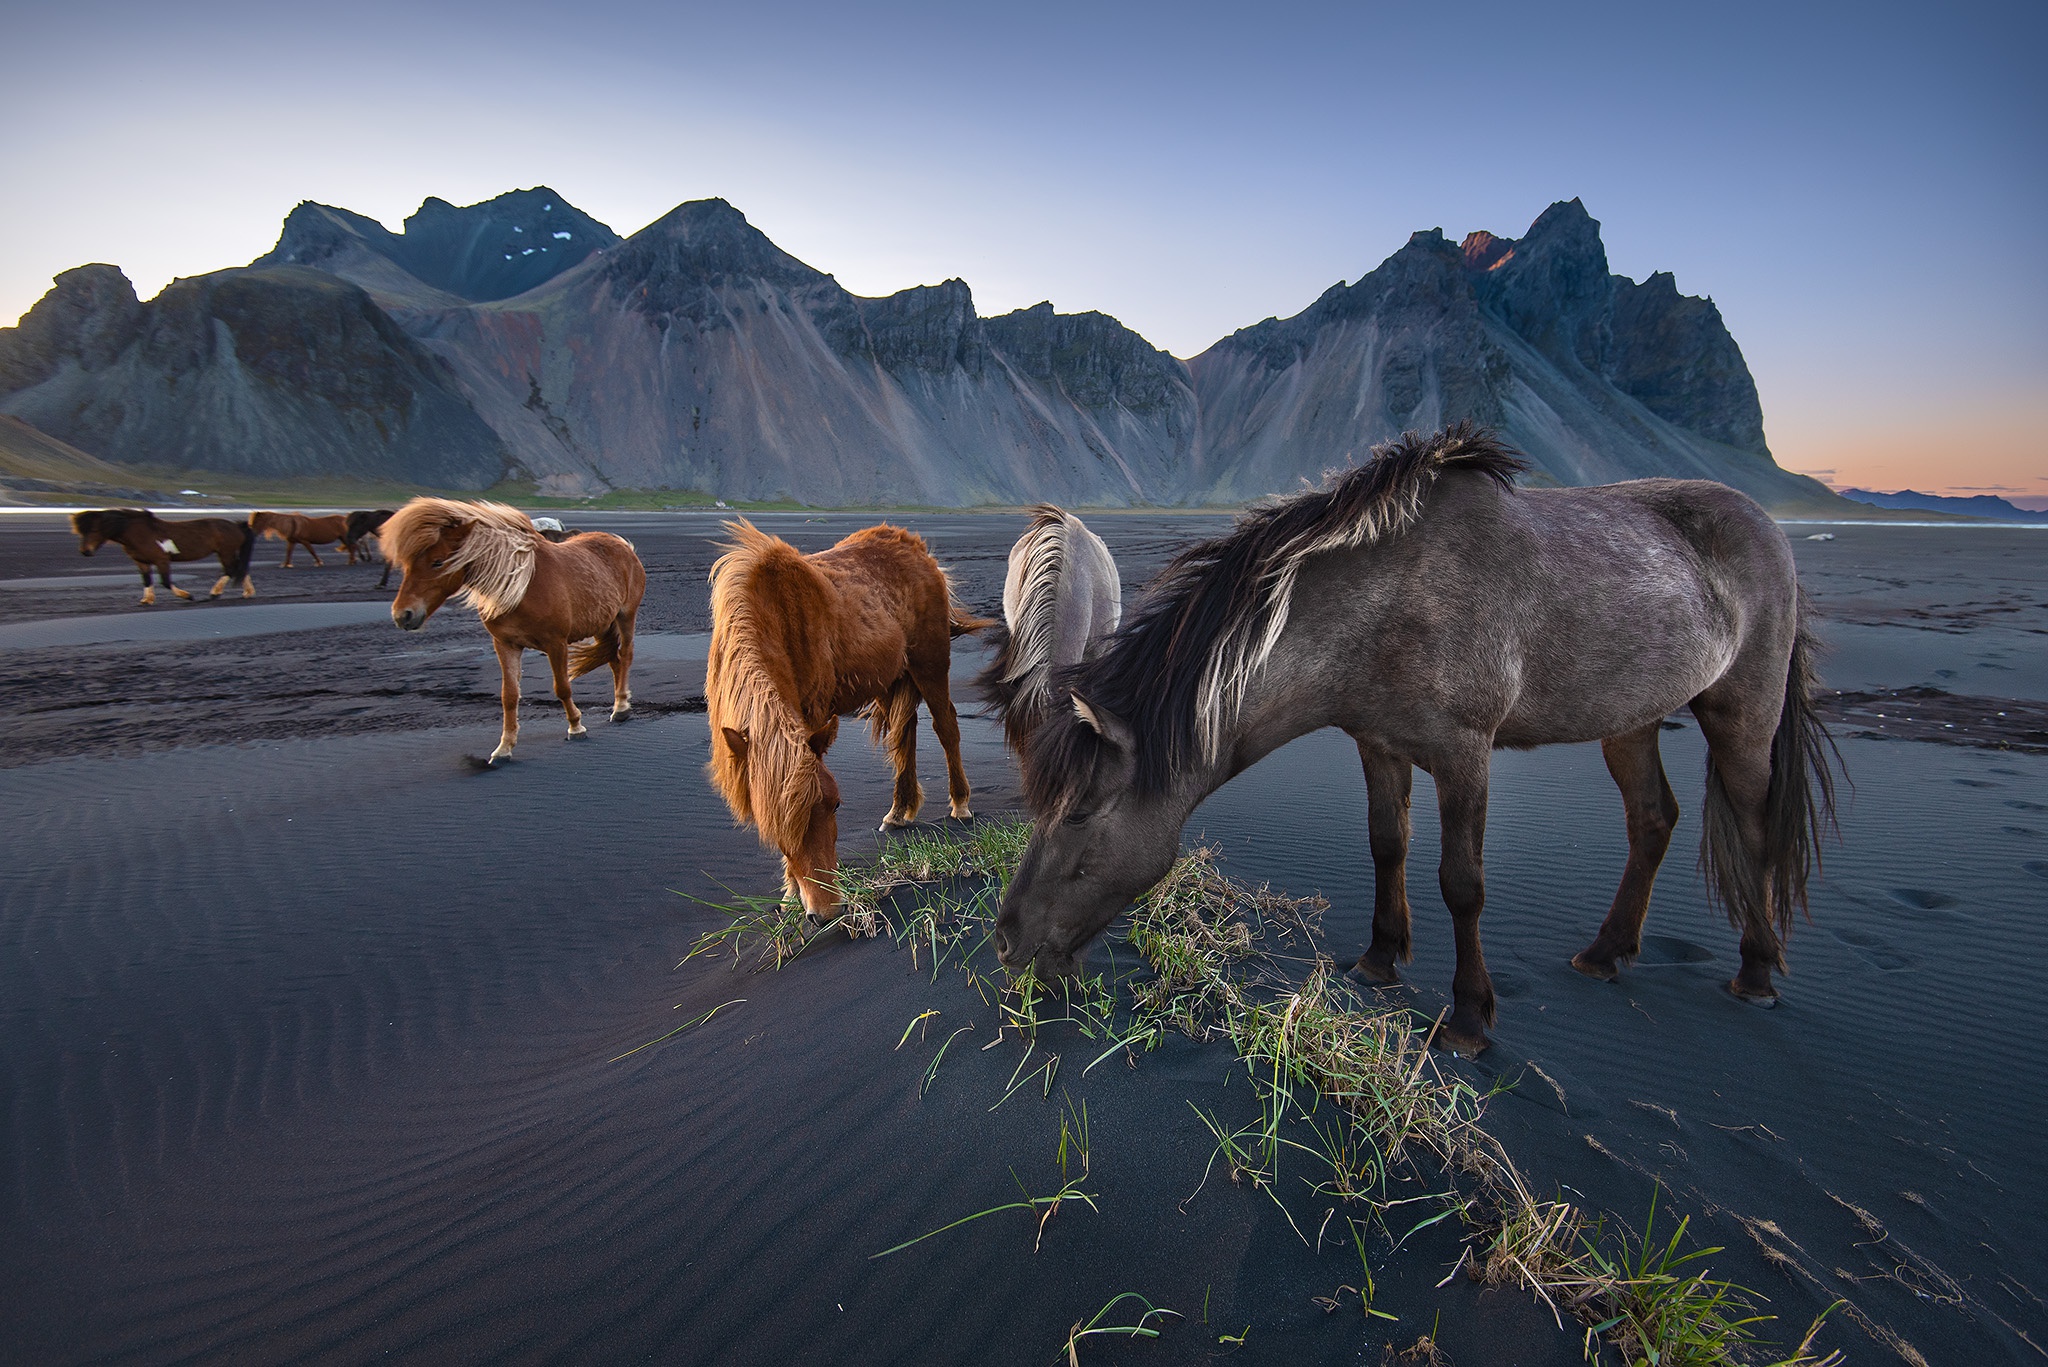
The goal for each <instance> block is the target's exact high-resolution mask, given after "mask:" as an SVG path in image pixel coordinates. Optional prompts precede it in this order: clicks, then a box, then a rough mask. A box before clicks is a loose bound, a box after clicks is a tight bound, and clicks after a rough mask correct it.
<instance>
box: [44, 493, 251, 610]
mask: <svg viewBox="0 0 2048 1367" xmlns="http://www.w3.org/2000/svg"><path fill="white" fill-rule="evenodd" d="M71 530H72V531H74V532H77V533H78V552H79V554H80V555H91V554H92V553H93V552H94V551H96V550H98V549H99V548H100V547H101V546H104V545H105V544H107V542H109V541H116V542H119V543H120V545H121V549H122V550H125V551H127V552H128V558H129V559H130V560H133V561H134V562H135V565H136V568H138V569H140V570H141V571H142V601H143V603H144V604H151V603H154V602H156V584H155V583H154V582H153V581H152V580H151V577H150V576H151V575H152V574H154V575H156V576H157V577H158V578H161V579H162V580H163V581H164V587H165V588H167V589H169V590H170V591H171V592H172V593H174V594H176V595H177V596H178V597H180V598H190V597H191V596H192V595H191V594H189V593H187V592H185V590H183V589H181V588H179V587H177V586H176V585H175V584H173V583H171V562H172V561H174V560H204V559H205V558H206V557H207V556H209V555H211V556H217V557H219V559H220V578H219V579H217V580H215V581H214V585H213V590H212V592H210V593H208V594H207V595H206V596H207V597H208V598H218V597H220V595H221V590H223V589H225V588H226V587H227V586H228V585H229V584H232V583H235V582H236V581H237V580H239V581H240V582H241V585H242V596H243V597H244V598H254V597H255V596H256V582H255V581H254V580H253V579H251V578H250V577H249V557H250V556H252V555H254V554H255V553H256V533H255V532H254V531H252V530H251V529H250V527H249V524H248V523H246V522H230V521H228V520H227V519H226V518H224V517H199V518H193V519H192V520H191V521H189V522H166V521H164V520H163V519H162V518H160V517H158V516H157V515H156V514H154V513H152V512H150V511H148V510H147V509H144V508H99V509H96V510H93V511H91V512H83V513H73V514H72V515H71Z"/></svg>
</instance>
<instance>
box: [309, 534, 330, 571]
mask: <svg viewBox="0 0 2048 1367" xmlns="http://www.w3.org/2000/svg"><path fill="white" fill-rule="evenodd" d="M306 554H307V555H310V556H312V557H313V563H314V564H315V565H318V566H320V567H321V568H322V569H325V568H326V566H327V562H326V561H325V560H322V559H321V558H320V548H319V547H318V546H316V545H314V544H313V543H312V542H310V541H308V542H307V543H306Z"/></svg>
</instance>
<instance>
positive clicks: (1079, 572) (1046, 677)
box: [976, 503, 1123, 751]
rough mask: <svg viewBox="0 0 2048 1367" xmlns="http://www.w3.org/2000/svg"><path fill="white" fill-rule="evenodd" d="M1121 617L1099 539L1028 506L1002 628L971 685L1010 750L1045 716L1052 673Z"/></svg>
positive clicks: (1061, 515) (1047, 508)
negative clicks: (998, 719)
mask: <svg viewBox="0 0 2048 1367" xmlns="http://www.w3.org/2000/svg"><path fill="white" fill-rule="evenodd" d="M1122 613H1123V583H1122V581H1121V580H1120V579H1119V578H1118V577H1117V572H1116V560H1115V558H1114V557H1113V556H1111V555H1110V553H1109V547H1107V546H1105V545H1103V544H1102V538H1101V537H1099V536H1097V535H1096V534H1095V533H1093V532H1091V531H1089V530H1088V528H1087V527H1086V526H1085V525H1084V524H1083V523H1082V521H1081V519H1080V518H1078V517H1075V516H1074V515H1073V514H1072V513H1068V512H1064V511H1062V510H1061V509H1058V508H1055V507H1053V506H1052V505H1051V504H1050V503H1041V504H1039V505H1038V506H1037V507H1036V508H1033V509H1032V510H1031V525H1030V526H1028V527H1026V528H1025V529H1024V535H1022V536H1020V537H1018V538H1017V544H1016V545H1014V546H1012V547H1011V548H1010V572H1009V574H1008V576H1007V577H1006V578H1005V579H1004V580H1003V619H1004V622H1005V624H1006V626H1007V631H1006V634H1004V635H1003V636H1001V637H1000V638H998V639H997V641H996V653H995V658H994V659H992V660H991V661H990V662H989V665H988V668H986V669H984V670H983V671H982V672H981V675H980V677H979V678H978V679H977V680H976V682H977V683H978V684H979V686H980V688H981V692H982V696H983V697H985V698H987V699H988V701H989V705H990V706H991V707H992V708H994V709H995V712H996V715H997V716H999V717H1001V718H1002V722H1003V735H1004V736H1005V737H1006V738H1007V739H1008V740H1009V742H1010V748H1011V749H1013V750H1018V751H1021V750H1022V749H1023V748H1024V742H1025V741H1026V739H1028V738H1029V737H1030V735H1031V733H1032V732H1033V731H1034V730H1036V729H1037V727H1038V724H1039V723H1040V722H1041V721H1043V720H1044V719H1045V714H1046V712H1047V710H1048V708H1049V707H1050V705H1051V701H1052V680H1053V674H1054V672H1055V671H1056V670H1059V669H1061V668H1064V667H1067V666H1071V665H1077V664H1080V663H1081V662H1082V661H1083V660H1084V659H1086V658H1087V657H1088V656H1089V655H1090V654H1091V653H1092V652H1093V650H1094V648H1095V647H1096V646H1097V645H1098V644H1099V643H1100V642H1101V640H1102V639H1103V638H1104V637H1106V636H1108V635H1109V633H1111V632H1112V631H1115V630H1116V624H1117V619H1118V617H1119V616H1121V615H1122Z"/></svg>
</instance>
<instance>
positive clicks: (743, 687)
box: [704, 519, 993, 922]
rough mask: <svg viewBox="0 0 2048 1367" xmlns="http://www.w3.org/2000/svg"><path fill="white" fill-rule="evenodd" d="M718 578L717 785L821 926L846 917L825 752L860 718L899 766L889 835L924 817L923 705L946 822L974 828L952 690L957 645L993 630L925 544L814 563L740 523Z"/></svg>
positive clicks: (710, 697)
mask: <svg viewBox="0 0 2048 1367" xmlns="http://www.w3.org/2000/svg"><path fill="white" fill-rule="evenodd" d="M725 528H726V530H727V531H728V532H731V533H732V537H733V539H732V540H731V541H729V542H721V543H720V545H721V548H722V549H723V550H724V551H725V554H724V555H722V556H720V557H719V559H718V562H717V563H716V564H715V565H713V566H712V567H711V657H710V660H709V661H708V662H707V664H706V667H705V677H704V698H705V702H706V704H707V710H708V711H709V712H710V714H711V715H710V721H711V762H710V764H709V765H707V766H706V770H707V772H708V773H709V774H710V776H711V782H712V784H713V786H715V787H716V788H717V789H718V791H719V793H720V795H722V796H723V797H724V798H725V801H726V805H727V806H728V807H730V808H732V814H733V817H734V819H735V820H737V821H738V822H739V823H740V824H741V825H752V826H753V827H754V828H755V830H756V831H758V832H759V833H760V836H761V842H762V843H763V844H764V845H767V846H768V847H769V848H771V849H774V850H777V851H780V853H781V854H782V863H783V891H784V893H785V895H787V896H794V897H797V898H801V899H802V901H803V904H804V906H805V908H806V909H808V910H809V912H810V913H811V915H812V917H813V918H814V919H816V920H818V921H821V922H822V921H826V920H829V919H831V914H832V910H833V908H835V907H836V906H838V905H839V893H838V891H837V889H836V888H835V887H834V885H833V874H834V872H835V871H836V870H837V869H838V867H839V855H838V841H839V818H838V817H837V816H836V815H835V813H836V812H837V811H838V809H839V785H838V783H837V782H835V781H834V780H833V778H832V773H831V771H830V770H828V769H827V768H826V767H825V751H826V750H828V749H830V748H831V745H832V742H833V740H834V739H835V738H837V736H838V735H839V718H840V717H841V716H843V715H846V714H848V713H852V712H855V711H860V710H863V709H864V710H865V711H866V713H867V717H868V722H869V724H870V726H871V727H872V728H873V731H874V738H875V741H876V743H877V744H881V743H884V742H886V743H887V745H888V747H889V755H890V758H891V759H892V760H893V761H894V762H895V765H896V793H895V800H894V802H893V803H892V804H891V806H890V808H889V814H888V816H886V817H885V818H883V820H882V825H883V827H884V829H887V828H889V827H892V826H907V825H909V824H910V823H911V822H912V821H915V820H916V819H917V813H918V809H919V808H920V807H921V806H923V804H924V789H923V788H921V787H919V786H918V782H917V704H918V702H919V701H920V700H922V701H923V702H924V704H925V706H926V707H928V708H929V709H930V710H931V715H932V731H933V733H934V734H935V735H937V736H938V738H939V745H940V746H941V747H942V748H943V749H944V750H945V752H946V773H947V792H948V795H949V796H950V798H951V799H952V801H951V811H952V814H953V816H954V817H955V818H956V819H958V820H962V821H965V820H966V819H968V818H969V817H971V816H973V815H974V813H972V812H971V811H969V810H968V808H967V799H968V795H969V790H968V786H967V771H966V770H965V769H964V768H963V767H962V766H961V763H960V723H959V720H958V718H957V716H956V714H955V713H954V711H953V699H952V695H951V693H950V691H949V688H948V675H949V674H950V672H951V669H952V661H953V638H954V637H955V636H959V635H963V634H965V633H967V632H970V631H979V630H981V628H983V627H986V626H991V625H993V623H991V622H989V621H987V620H985V619H983V618H980V617H971V616H969V615H968V614H967V612H966V611H965V610H964V609H962V608H961V607H960V605H959V604H957V603H955V602H954V601H953V591H952V585H951V583H950V582H949V581H948V580H947V578H946V572H945V571H944V570H943V569H941V568H939V562H938V561H936V560H934V559H933V558H932V554H931V552H930V551H929V550H927V549H926V548H925V544H924V538H923V537H921V536H918V535H917V534H916V533H915V532H907V531H904V530H903V529H901V528H899V527H890V526H886V525H884V526H880V527H869V528H866V529H865V530H863V531H858V532H855V533H854V534H853V535H852V536H849V537H847V538H846V539H845V540H844V541H841V542H840V543H839V544H838V545H836V546H834V547H833V548H832V549H830V550H828V551H820V552H818V553H817V554H816V555H805V554H803V553H802V552H801V551H799V550H797V549H796V547H794V546H792V545H790V544H789V543H788V542H786V541H783V540H781V539H779V538H777V537H773V536H770V535H768V533H766V532H764V531H761V530H760V529H759V528H757V527H755V526H754V525H753V524H752V523H750V522H747V521H746V520H744V519H741V520H740V521H737V522H728V523H726V524H725Z"/></svg>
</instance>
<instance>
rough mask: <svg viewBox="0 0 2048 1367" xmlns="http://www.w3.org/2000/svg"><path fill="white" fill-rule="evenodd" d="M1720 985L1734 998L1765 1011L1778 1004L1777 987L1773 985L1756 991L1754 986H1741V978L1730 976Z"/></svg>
mask: <svg viewBox="0 0 2048 1367" xmlns="http://www.w3.org/2000/svg"><path fill="white" fill-rule="evenodd" d="M1721 986H1722V988H1723V990H1725V991H1726V992H1727V993H1728V995H1729V996H1731V997H1733V998H1735V1000H1737V1001H1739V1002H1747V1003H1748V1004H1749V1005H1751V1006H1754V1007H1758V1008H1761V1009H1762V1010H1765V1011H1768V1010H1770V1009H1771V1008H1772V1007H1774V1006H1776V1005H1777V1004H1778V989H1777V988H1775V987H1771V988H1766V989H1765V990H1763V991H1762V992H1758V991H1756V990H1755V989H1754V988H1750V987H1745V986H1743V983H1742V979H1740V978H1730V979H1729V980H1728V981H1727V982H1725V983H1723V984H1721Z"/></svg>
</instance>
